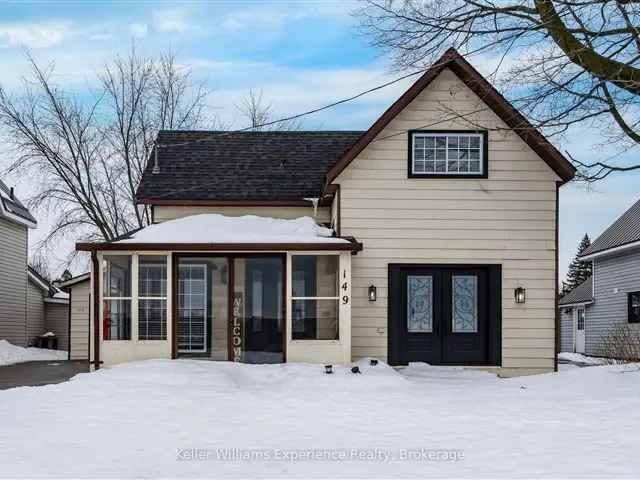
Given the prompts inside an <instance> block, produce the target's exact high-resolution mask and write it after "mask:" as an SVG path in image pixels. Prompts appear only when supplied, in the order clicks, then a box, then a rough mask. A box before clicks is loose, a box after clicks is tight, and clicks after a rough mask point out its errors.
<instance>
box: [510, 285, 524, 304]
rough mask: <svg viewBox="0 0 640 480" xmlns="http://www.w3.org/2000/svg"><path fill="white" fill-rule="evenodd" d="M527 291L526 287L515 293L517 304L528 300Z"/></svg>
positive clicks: (517, 289) (518, 289)
mask: <svg viewBox="0 0 640 480" xmlns="http://www.w3.org/2000/svg"><path fill="white" fill-rule="evenodd" d="M526 292H527V291H526V290H525V289H524V287H518V288H516V289H515V290H514V291H513V296H514V297H515V299H516V303H524V302H525V301H526V300H527V293H526Z"/></svg>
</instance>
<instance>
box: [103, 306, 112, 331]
mask: <svg viewBox="0 0 640 480" xmlns="http://www.w3.org/2000/svg"><path fill="white" fill-rule="evenodd" d="M103 311H104V313H103V315H102V338H103V340H111V336H110V334H109V324H110V323H111V313H110V312H109V303H108V302H104V307H103Z"/></svg>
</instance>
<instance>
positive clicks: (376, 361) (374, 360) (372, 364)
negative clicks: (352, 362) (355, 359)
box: [369, 358, 378, 367]
mask: <svg viewBox="0 0 640 480" xmlns="http://www.w3.org/2000/svg"><path fill="white" fill-rule="evenodd" d="M369 365H371V366H372V367H375V366H376V365H378V360H377V359H375V358H372V359H371V360H369Z"/></svg>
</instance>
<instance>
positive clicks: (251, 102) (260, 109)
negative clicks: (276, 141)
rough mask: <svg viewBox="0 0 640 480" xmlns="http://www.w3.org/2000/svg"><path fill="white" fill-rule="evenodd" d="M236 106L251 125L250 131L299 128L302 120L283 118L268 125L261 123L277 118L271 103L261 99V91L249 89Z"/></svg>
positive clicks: (245, 120) (243, 118)
mask: <svg viewBox="0 0 640 480" xmlns="http://www.w3.org/2000/svg"><path fill="white" fill-rule="evenodd" d="M236 108H237V109H238V111H239V112H240V116H241V118H242V120H243V121H244V122H246V123H248V124H249V126H251V131H254V132H259V131H263V130H267V129H269V130H277V131H285V130H301V129H302V122H301V121H300V120H299V119H297V118H295V119H291V120H284V121H281V122H277V123H274V124H273V125H270V126H269V127H264V126H263V125H265V124H267V123H270V122H273V121H274V120H276V119H277V117H276V116H275V114H274V111H273V105H272V104H271V103H267V102H265V100H264V99H263V92H262V90H260V91H255V90H249V91H248V92H247V93H246V95H245V96H244V97H243V98H242V100H241V101H240V103H239V104H238V105H236Z"/></svg>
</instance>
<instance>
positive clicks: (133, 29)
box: [129, 23, 149, 38]
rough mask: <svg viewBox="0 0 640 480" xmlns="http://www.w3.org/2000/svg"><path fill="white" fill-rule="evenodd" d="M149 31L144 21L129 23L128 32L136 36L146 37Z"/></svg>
mask: <svg viewBox="0 0 640 480" xmlns="http://www.w3.org/2000/svg"><path fill="white" fill-rule="evenodd" d="M148 32H149V27H148V26H147V24H146V23H131V24H129V33H131V35H133V36H134V37H136V38H142V37H146V36H147V33H148Z"/></svg>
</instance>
